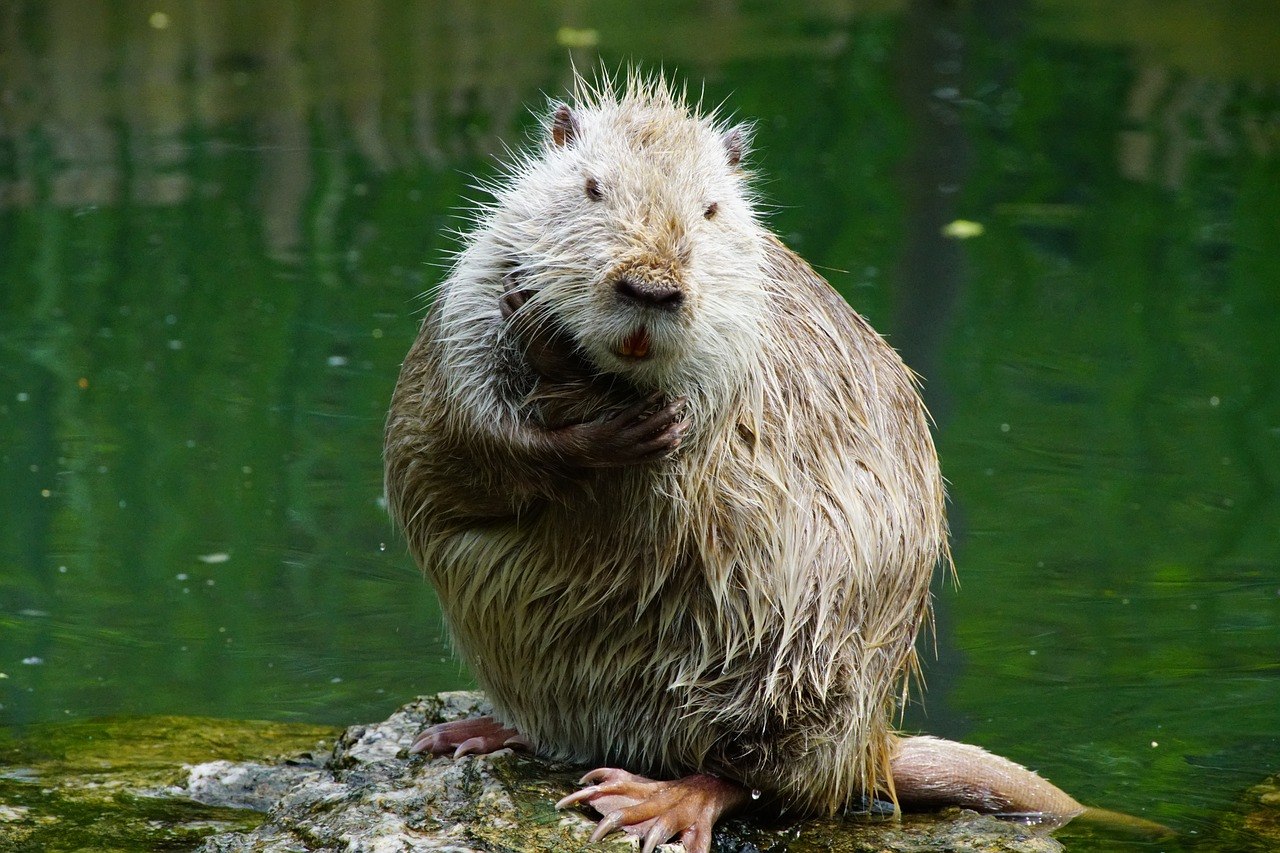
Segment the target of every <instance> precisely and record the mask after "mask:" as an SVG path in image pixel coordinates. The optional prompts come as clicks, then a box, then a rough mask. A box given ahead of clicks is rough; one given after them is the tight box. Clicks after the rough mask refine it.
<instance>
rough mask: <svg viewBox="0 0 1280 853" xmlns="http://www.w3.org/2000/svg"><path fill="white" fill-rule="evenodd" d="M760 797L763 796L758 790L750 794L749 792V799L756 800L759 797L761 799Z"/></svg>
mask: <svg viewBox="0 0 1280 853" xmlns="http://www.w3.org/2000/svg"><path fill="white" fill-rule="evenodd" d="M761 796H763V795H762V794H761V793H760V791H758V790H755V791H752V792H751V799H753V800H758V799H760V797H761Z"/></svg>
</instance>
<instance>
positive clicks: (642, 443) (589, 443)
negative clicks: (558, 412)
mask: <svg viewBox="0 0 1280 853" xmlns="http://www.w3.org/2000/svg"><path fill="white" fill-rule="evenodd" d="M687 402H688V400H687V398H685V397H677V398H675V399H674V400H671V401H668V402H665V403H664V402H663V395H662V393H661V392H658V393H655V394H652V395H650V396H649V397H648V398H646V399H645V400H642V401H641V402H639V403H636V404H635V405H633V406H629V407H627V408H625V409H622V410H621V411H613V412H608V413H606V414H604V415H602V416H600V417H598V418H596V419H595V420H593V421H588V422H586V423H581V424H573V425H572V426H566V427H561V428H559V429H557V430H555V431H554V434H555V436H556V441H557V443H558V444H559V445H560V451H561V455H562V456H563V457H564V459H565V461H567V462H569V463H570V464H572V465H576V466H579V467H582V468H620V467H623V466H626V465H639V464H642V463H645V462H653V461H656V460H658V459H662V458H664V457H666V456H669V455H671V454H672V453H674V452H675V451H676V450H677V448H679V447H680V443H681V442H682V441H683V440H684V436H685V433H686V432H688V430H689V426H690V422H689V420H688V419H687V418H686V417H685V404H686V403H687Z"/></svg>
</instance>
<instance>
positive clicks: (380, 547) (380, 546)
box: [378, 542, 387, 551]
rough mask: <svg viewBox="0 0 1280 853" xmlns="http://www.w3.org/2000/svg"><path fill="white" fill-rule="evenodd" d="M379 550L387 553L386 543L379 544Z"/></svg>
mask: <svg viewBox="0 0 1280 853" xmlns="http://www.w3.org/2000/svg"><path fill="white" fill-rule="evenodd" d="M378 550H379V551H385V550H387V543H386V542H379V543H378Z"/></svg>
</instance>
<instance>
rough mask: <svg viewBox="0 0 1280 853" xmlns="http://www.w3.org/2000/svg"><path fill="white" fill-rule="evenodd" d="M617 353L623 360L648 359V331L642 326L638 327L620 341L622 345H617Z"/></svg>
mask: <svg viewBox="0 0 1280 853" xmlns="http://www.w3.org/2000/svg"><path fill="white" fill-rule="evenodd" d="M617 353H618V355H620V356H622V357H623V358H634V359H642V358H648V357H649V330H648V329H646V328H645V327H644V326H638V327H637V328H636V330H635V331H634V332H632V333H631V334H629V335H627V336H626V337H625V338H623V339H622V343H620V344H618V349H617Z"/></svg>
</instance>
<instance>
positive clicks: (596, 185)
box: [585, 178, 604, 201]
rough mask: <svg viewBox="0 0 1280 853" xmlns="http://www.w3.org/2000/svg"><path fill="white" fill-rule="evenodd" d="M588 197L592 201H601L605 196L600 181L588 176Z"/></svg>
mask: <svg viewBox="0 0 1280 853" xmlns="http://www.w3.org/2000/svg"><path fill="white" fill-rule="evenodd" d="M585 189H586V192H587V198H589V199H591V200H592V201H600V200H601V199H603V198H604V190H602V189H600V182H599V181H597V180H596V179H595V178H587V184H586V187H585Z"/></svg>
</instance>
